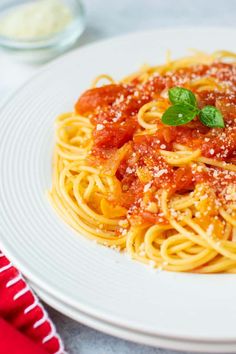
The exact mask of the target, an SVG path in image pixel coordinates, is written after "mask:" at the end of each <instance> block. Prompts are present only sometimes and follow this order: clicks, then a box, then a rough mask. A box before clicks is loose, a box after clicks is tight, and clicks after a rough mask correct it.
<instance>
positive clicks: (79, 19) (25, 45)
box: [0, 0, 85, 63]
mask: <svg viewBox="0 0 236 354" xmlns="http://www.w3.org/2000/svg"><path fill="white" fill-rule="evenodd" d="M34 1H35V0H34ZM31 2H33V1H32V0H31V1H29V0H1V2H0V17H1V16H2V15H3V13H4V14H6V13H7V12H8V11H11V10H13V9H14V7H16V6H17V7H18V6H20V5H25V4H28V3H31ZM62 3H64V4H65V5H67V6H68V7H69V8H70V9H71V11H72V14H73V21H72V22H70V23H69V24H68V25H67V26H66V27H65V28H64V29H63V30H62V31H60V32H58V33H54V34H53V35H51V36H48V37H38V38H35V39H27V40H25V39H23V40H21V39H18V38H17V39H14V38H12V37H6V36H1V35H0V49H3V50H4V51H5V52H7V53H8V54H12V55H14V56H16V57H17V58H18V59H20V60H22V61H27V62H30V63H43V62H46V61H48V60H50V59H52V58H54V57H55V56H57V55H59V54H61V53H63V52H65V51H66V50H67V49H69V48H70V47H72V46H73V45H74V44H75V42H76V41H77V39H78V38H79V37H80V35H81V34H82V33H83V31H84V28H85V12H84V7H83V5H82V2H81V1H80V0H62Z"/></svg>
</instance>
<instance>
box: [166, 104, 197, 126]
mask: <svg viewBox="0 0 236 354" xmlns="http://www.w3.org/2000/svg"><path fill="white" fill-rule="evenodd" d="M198 112H199V110H198V109H197V108H195V107H192V106H190V105H188V104H175V105H174V106H170V107H169V108H168V109H167V110H166V111H165V113H164V114H163V116H162V118H161V120H162V123H164V124H167V125H173V126H177V125H182V124H186V123H189V122H190V121H191V120H193V118H195V117H196V115H197V114H198Z"/></svg>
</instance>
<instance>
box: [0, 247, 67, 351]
mask: <svg viewBox="0 0 236 354" xmlns="http://www.w3.org/2000/svg"><path fill="white" fill-rule="evenodd" d="M30 353H34V354H47V353H51V354H62V353H64V348H63V344H62V342H61V339H60V337H59V336H58V334H57V333H56V330H55V327H54V325H53V323H52V322H51V320H50V319H49V317H48V314H47V312H46V311H45V309H44V308H43V306H42V305H41V304H40V303H39V300H38V298H37V297H36V295H35V294H34V293H33V292H32V290H31V289H30V288H29V286H28V285H27V283H26V282H25V280H24V279H23V278H22V275H21V273H20V272H19V271H18V270H17V269H16V268H15V267H13V265H12V264H11V262H10V261H9V260H8V259H7V258H6V257H5V256H4V255H3V253H1V252H0V354H30Z"/></svg>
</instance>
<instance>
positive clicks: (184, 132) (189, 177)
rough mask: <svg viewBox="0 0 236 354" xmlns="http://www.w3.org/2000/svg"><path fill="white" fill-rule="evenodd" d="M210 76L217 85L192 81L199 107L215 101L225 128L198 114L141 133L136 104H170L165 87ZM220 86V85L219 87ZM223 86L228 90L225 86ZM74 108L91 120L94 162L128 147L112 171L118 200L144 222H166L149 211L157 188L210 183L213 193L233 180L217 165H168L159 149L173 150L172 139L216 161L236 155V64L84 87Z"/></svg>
mask: <svg viewBox="0 0 236 354" xmlns="http://www.w3.org/2000/svg"><path fill="white" fill-rule="evenodd" d="M204 78H207V79H213V80H215V82H216V83H217V84H218V86H219V89H216V90H207V89H205V90H200V89H199V87H200V86H198V85H194V86H191V90H192V91H193V92H194V94H195V95H196V97H197V101H198V106H199V108H203V107H204V106H206V105H213V106H216V107H217V108H218V109H219V110H220V111H221V112H222V114H223V117H224V121H225V128H224V129H222V128H208V127H206V126H204V125H203V124H202V123H201V122H200V121H199V119H198V117H197V118H196V119H194V121H192V122H190V123H189V124H186V125H183V126H177V127H172V126H167V125H164V124H162V122H161V121H160V120H158V121H157V123H156V124H157V131H156V132H155V133H153V134H152V135H148V134H146V135H145V134H142V135H140V133H141V132H142V131H143V130H144V129H143V128H142V127H140V125H139V124H138V119H137V114H138V111H139V109H140V108H141V107H142V106H143V105H144V104H146V103H148V102H150V101H152V100H157V101H158V100H162V101H163V102H164V103H165V104H166V105H167V107H168V105H169V104H170V103H169V101H168V99H167V98H163V95H162V93H163V90H167V89H169V88H171V87H173V86H181V87H185V88H188V89H189V88H190V82H195V81H196V82H197V80H200V79H204ZM222 87H223V89H222ZM224 87H227V89H224ZM75 109H76V111H77V113H79V114H82V115H87V116H89V118H90V120H91V122H92V123H93V125H94V127H95V128H94V131H93V149H92V154H93V156H94V157H95V158H96V159H97V161H100V162H101V161H103V162H104V160H106V159H109V158H110V156H111V154H113V153H115V152H116V151H117V150H118V149H120V148H121V147H123V146H124V145H125V144H127V143H129V144H130V149H128V152H127V153H126V155H125V156H124V158H123V159H122V161H121V162H120V165H119V167H118V169H117V172H116V176H117V178H118V179H119V181H120V182H121V186H122V192H121V195H120V196H119V203H120V204H121V205H123V206H125V207H126V208H128V210H129V214H130V215H133V216H138V217H139V218H141V220H142V221H146V222H153V220H155V222H158V223H165V222H166V220H165V218H164V217H163V216H162V215H161V214H160V213H158V211H155V210H154V211H153V210H151V211H149V209H151V208H152V204H151V206H150V205H149V204H150V203H152V201H154V202H157V199H158V191H159V190H160V189H161V188H162V189H163V188H166V189H167V190H168V191H169V193H175V192H177V193H178V194H181V193H185V192H188V191H192V190H193V189H194V186H195V185H196V184H197V183H202V182H208V183H210V184H211V185H212V186H213V187H214V188H215V191H216V193H220V191H221V189H222V188H223V187H224V186H225V185H227V183H232V184H234V185H236V176H235V173H234V172H232V173H231V174H230V173H227V177H226V175H225V174H224V172H222V171H220V170H218V169H217V168H213V167H212V168H211V169H209V170H208V171H207V172H206V171H197V170H194V169H193V168H192V167H190V166H183V167H174V166H170V165H168V164H167V162H166V161H165V159H164V158H163V157H162V156H161V155H160V153H159V151H160V150H168V151H172V150H173V144H175V143H177V144H182V145H185V146H187V147H189V148H191V149H193V150H194V149H200V150H201V154H202V156H205V157H208V158H209V157H210V158H214V159H216V160H219V161H225V162H235V160H236V67H235V65H233V64H226V63H218V62H217V63H214V64H212V65H196V66H193V67H190V68H182V69H179V70H176V71H174V72H167V73H165V74H164V75H159V74H154V75H153V76H152V77H151V78H150V79H149V80H148V81H147V82H145V83H141V82H140V81H139V79H138V78H135V79H134V80H133V81H131V82H130V83H128V84H111V85H106V86H103V87H99V88H93V89H90V90H88V91H86V92H85V93H84V94H83V95H82V96H81V97H80V98H79V100H78V102H77V103H76V106H75Z"/></svg>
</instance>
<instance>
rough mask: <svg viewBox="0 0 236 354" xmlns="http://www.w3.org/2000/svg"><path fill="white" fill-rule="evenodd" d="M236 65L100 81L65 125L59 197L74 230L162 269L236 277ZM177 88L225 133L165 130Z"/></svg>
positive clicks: (175, 68) (200, 65)
mask: <svg viewBox="0 0 236 354" xmlns="http://www.w3.org/2000/svg"><path fill="white" fill-rule="evenodd" d="M235 58H236V55H235V54H234V53H230V52H227V51H218V52H215V53H213V54H211V55H208V54H206V53H202V52H196V53H194V54H193V55H192V56H189V57H185V58H182V59H179V60H170V58H168V59H167V62H166V64H164V65H161V66H155V67H150V66H147V65H145V66H144V67H143V68H141V69H140V70H139V71H138V72H136V73H134V74H132V75H130V76H128V77H126V78H124V79H123V80H122V81H121V82H115V81H114V80H113V79H112V78H111V77H110V76H108V75H101V76H100V77H98V78H97V79H96V80H95V81H94V84H93V87H92V88H91V89H90V90H88V91H86V92H85V93H84V94H82V96H81V97H80V98H79V100H78V102H77V103H76V105H75V111H74V112H73V113H66V114H63V115H61V116H60V117H58V118H57V121H56V147H55V151H54V160H53V183H52V189H51V191H50V192H49V197H50V200H51V203H52V204H53V206H54V207H55V209H56V210H57V211H58V213H59V214H60V215H61V217H62V218H64V220H65V221H66V223H68V224H70V225H71V226H72V227H73V228H74V229H75V230H77V231H78V232H80V233H82V234H84V235H86V236H87V237H89V238H91V239H94V240H96V241H97V242H99V243H101V244H103V245H107V246H110V247H115V248H118V249H119V250H124V251H127V252H128V254H129V255H130V256H131V257H132V258H133V259H136V260H138V261H141V262H144V263H146V264H150V265H151V266H153V267H156V268H160V269H164V270H169V271H178V272H197V273H217V272H224V273H236V164H235V163H236V88H235V87H236V86H235V85H236V63H235ZM103 80H105V85H103V86H101V85H99V84H100V83H101V82H102V81H103ZM175 86H178V87H183V88H186V89H188V90H191V92H193V93H194V94H195V95H196V97H197V104H198V106H199V107H200V108H202V107H205V106H207V105H212V106H214V107H217V109H218V110H220V112H221V113H222V115H223V117H224V123H225V127H224V128H209V127H206V126H204V125H203V124H202V123H201V122H200V120H199V117H198V116H197V117H195V118H194V119H193V120H192V121H191V122H189V123H187V124H184V125H180V126H168V125H165V124H163V123H162V120H161V118H162V116H163V113H164V112H165V111H166V110H167V109H168V107H169V106H170V101H169V99H168V90H169V89H170V88H171V87H175Z"/></svg>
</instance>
